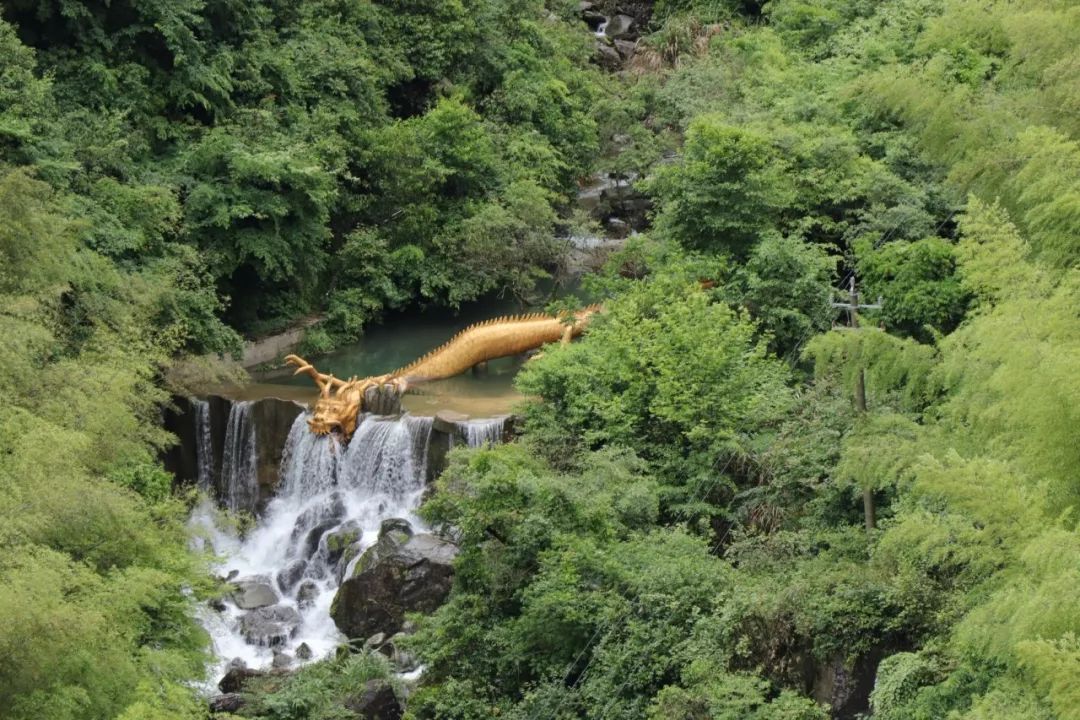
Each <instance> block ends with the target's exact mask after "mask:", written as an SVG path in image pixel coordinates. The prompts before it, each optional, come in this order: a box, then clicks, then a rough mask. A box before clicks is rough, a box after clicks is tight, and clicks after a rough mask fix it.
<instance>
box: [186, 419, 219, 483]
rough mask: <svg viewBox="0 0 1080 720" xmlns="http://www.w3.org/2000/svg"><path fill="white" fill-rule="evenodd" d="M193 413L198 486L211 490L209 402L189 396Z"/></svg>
mask: <svg viewBox="0 0 1080 720" xmlns="http://www.w3.org/2000/svg"><path fill="white" fill-rule="evenodd" d="M191 407H192V409H193V410H194V413H195V459H196V461H197V463H198V472H199V477H198V478H197V479H196V480H197V482H198V487H199V489H200V490H202V491H203V492H211V490H212V489H213V487H214V444H213V443H214V441H213V434H212V432H211V429H210V403H209V402H207V401H206V400H200V399H198V398H191Z"/></svg>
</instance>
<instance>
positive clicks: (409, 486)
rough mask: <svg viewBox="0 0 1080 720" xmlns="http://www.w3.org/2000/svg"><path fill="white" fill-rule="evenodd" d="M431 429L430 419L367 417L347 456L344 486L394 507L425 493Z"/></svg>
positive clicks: (359, 427) (344, 469)
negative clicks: (383, 500)
mask: <svg viewBox="0 0 1080 720" xmlns="http://www.w3.org/2000/svg"><path fill="white" fill-rule="evenodd" d="M431 425H432V419H431V418H429V417H415V418H414V417H412V416H409V415H406V416H404V417H402V418H401V419H400V420H398V419H394V418H386V417H379V416H376V415H368V416H365V417H364V418H363V420H362V421H361V422H360V425H359V426H358V427H357V428H356V434H355V435H354V436H353V440H352V443H350V445H349V451H348V453H347V454H346V455H345V460H344V466H343V468H342V475H341V481H342V485H343V486H344V487H347V488H350V489H353V490H355V491H357V492H360V493H363V494H364V495H366V496H369V497H371V496H378V497H382V498H385V499H386V500H388V501H390V502H393V503H400V502H401V501H402V500H404V499H406V498H407V497H409V496H410V495H411V494H413V493H416V492H418V491H420V490H423V485H424V473H425V471H426V470H427V446H428V440H429V438H430V437H431Z"/></svg>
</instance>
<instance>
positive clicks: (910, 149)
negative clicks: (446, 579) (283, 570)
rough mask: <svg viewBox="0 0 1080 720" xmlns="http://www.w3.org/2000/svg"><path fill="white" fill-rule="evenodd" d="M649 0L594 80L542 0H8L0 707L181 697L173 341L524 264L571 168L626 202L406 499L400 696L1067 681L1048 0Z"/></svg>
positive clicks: (1074, 704)
mask: <svg viewBox="0 0 1080 720" xmlns="http://www.w3.org/2000/svg"><path fill="white" fill-rule="evenodd" d="M598 4H599V5H602V6H603V8H604V9H605V11H607V10H611V9H613V8H614V7H615V6H616V5H617V3H598ZM634 5H635V6H641V5H646V6H647V5H650V4H649V3H634ZM651 5H652V7H651V10H652V14H651V20H650V21H649V22H650V23H651V24H650V25H649V26H648V27H647V28H646V33H645V35H644V37H643V38H642V39H641V40H640V42H639V44H638V48H637V51H636V54H635V56H634V58H633V60H631V61H629V62H628V64H627V72H625V73H622V74H621V75H619V76H615V75H608V76H606V77H605V76H601V75H600V73H599V71H598V70H597V69H595V68H594V67H592V66H590V64H589V63H588V58H589V53H590V42H591V41H592V40H591V38H590V36H589V34H588V31H587V29H586V28H585V25H584V24H583V23H582V22H580V20H579V19H578V18H577V16H576V13H577V12H578V8H577V3H570V2H548V3H541V2H539V1H535V2H534V1H531V0H519V1H515V2H497V1H496V0H454V1H451V2H436V1H434V0H432V1H430V2H429V1H426V0H410V1H407V2H406V1H404V0H400V1H399V0H394V1H393V2H365V1H363V0H318V1H316V2H305V3H292V4H290V3H282V2H269V3H261V4H253V3H245V2H240V1H239V0H184V1H183V2H167V1H166V0H126V1H122V2H117V1H114V2H73V1H70V0H60V1H58V2H45V3H31V2H26V1H24V0H15V1H14V2H10V3H8V4H6V5H5V8H4V14H3V19H2V20H0V57H2V59H3V62H2V64H0V301H2V303H0V304H2V309H0V335H2V336H3V337H4V340H5V341H4V343H3V344H0V367H2V368H3V371H2V373H0V392H2V393H3V396H4V398H5V401H6V402H5V408H6V410H7V411H6V412H5V413H4V415H3V417H2V418H0V518H2V520H3V523H2V525H0V527H2V528H3V529H2V530H0V541H2V542H0V581H2V582H0V618H2V619H0V651H2V653H3V657H4V658H5V663H4V665H3V667H2V669H0V707H2V708H4V710H3V711H0V712H5V713H6V715H5V716H11V717H13V718H37V717H48V718H58V719H61V720H63V719H66V718H71V719H72V720H76V719H80V720H81V719H83V718H123V719H124V720H135V719H136V718H162V719H163V720H164V719H165V718H191V717H199V716H200V715H201V714H204V710H203V709H202V707H201V704H200V703H199V702H197V701H196V700H195V699H194V694H193V693H192V692H191V690H190V688H189V687H188V686H186V685H185V682H187V681H190V680H192V679H194V678H196V677H198V676H199V675H200V672H201V668H202V660H203V653H204V652H205V647H204V640H203V638H202V636H201V633H200V632H199V631H198V630H197V625H196V624H195V623H194V621H193V620H192V617H191V609H192V608H191V605H190V600H189V598H188V596H187V595H186V594H185V592H184V590H183V588H192V589H194V590H195V591H198V590H199V589H200V587H201V585H202V583H203V582H205V581H203V580H200V577H201V573H200V566H199V563H198V561H197V559H196V558H193V557H192V556H191V555H189V554H188V552H187V551H186V549H185V541H186V537H185V532H184V530H183V526H182V517H183V511H184V506H183V502H182V501H181V499H178V498H176V497H174V496H173V494H172V493H171V492H170V487H169V478H168V476H166V475H165V474H164V473H163V472H162V470H161V469H160V467H159V465H158V463H157V460H156V453H157V451H159V450H160V449H161V448H162V447H164V446H165V445H166V444H167V442H168V441H169V438H167V437H165V434H164V433H163V432H162V431H160V430H159V429H157V425H158V422H157V418H158V412H159V409H160V407H161V406H162V405H163V404H164V403H165V402H167V398H168V395H167V393H166V391H165V390H164V389H162V383H161V380H160V378H161V376H162V370H163V369H164V368H165V367H166V366H167V365H168V363H169V362H170V361H171V360H172V359H174V358H176V357H177V356H178V355H183V354H185V353H190V352H204V351H213V352H224V351H228V350H230V349H235V347H236V346H237V342H238V340H239V337H240V336H241V335H242V334H249V335H250V334H257V333H259V332H263V331H266V330H269V329H272V328H277V327H281V326H283V325H285V324H287V323H289V322H292V321H294V320H296V319H298V318H300V317H303V316H307V315H316V314H317V315H320V316H322V317H323V318H324V322H323V324H322V325H320V326H319V327H318V328H317V329H316V330H315V331H313V332H312V334H311V335H310V337H309V344H310V345H311V346H312V347H315V348H319V347H321V348H327V347H330V346H331V345H333V344H335V343H337V342H340V341H342V340H344V339H347V338H352V337H355V336H357V335H358V334H360V333H361V332H362V331H363V328H364V326H365V325H366V324H368V323H370V322H371V321H372V320H374V319H377V318H378V317H379V316H380V314H382V313H383V312H384V311H386V310H387V309H392V308H401V307H405V306H409V305H421V306H423V305H426V304H432V303H434V304H441V305H446V306H451V307H453V306H457V305H460V304H461V303H463V302H466V301H468V300H470V299H475V298H478V297H481V296H484V295H486V294H489V293H492V292H512V293H517V294H527V293H529V291H530V290H531V288H532V287H533V285H534V283H535V282H536V280H537V279H538V278H540V277H542V276H543V274H544V272H545V271H546V270H547V269H549V268H550V267H551V266H552V265H553V264H554V263H556V262H557V261H558V260H559V259H560V256H561V253H562V251H563V248H562V247H561V245H560V241H558V240H556V239H555V238H556V236H557V235H559V234H561V233H560V231H561V229H562V226H563V225H564V224H566V223H568V222H569V220H568V218H569V217H570V215H571V214H572V211H571V208H570V202H569V200H570V197H571V195H572V193H573V191H574V188H575V181H576V180H577V179H578V178H579V177H581V176H583V175H585V174H587V173H588V172H589V171H590V170H592V169H601V170H606V171H611V172H620V173H628V172H633V173H637V174H638V175H639V176H641V178H642V179H641V180H640V181H639V182H638V185H639V187H641V188H643V189H644V190H645V191H646V192H647V193H648V194H649V195H650V196H651V199H652V201H653V203H654V211H653V214H652V216H651V218H650V219H651V223H652V225H651V228H650V229H649V231H648V232H647V233H646V234H645V235H642V236H639V237H637V238H635V239H633V240H632V241H631V242H629V243H628V244H627V246H626V248H625V249H624V250H623V251H621V252H620V253H618V254H616V255H615V256H614V257H613V258H612V260H611V262H610V263H609V264H608V266H607V268H606V269H605V270H604V272H603V273H601V274H600V275H599V276H597V277H595V278H593V279H591V282H590V288H589V289H590V290H591V291H592V292H593V293H594V294H595V295H596V296H597V297H599V298H600V299H602V300H603V302H604V312H603V313H602V314H600V315H599V316H597V318H596V319H595V321H594V322H593V324H592V325H591V327H590V329H589V331H588V332H587V333H586V334H585V336H584V337H583V338H582V339H581V340H580V341H579V342H576V343H574V344H571V345H568V346H559V347H552V348H549V349H547V350H545V352H544V355H543V357H542V358H540V359H538V360H535V361H534V362H532V363H530V365H529V366H528V367H527V369H526V370H525V371H524V372H523V373H522V374H521V376H520V378H519V385H520V388H521V389H522V391H523V392H524V393H525V394H526V395H528V396H529V398H530V399H529V402H528V403H527V405H526V406H525V408H524V411H523V412H524V415H525V428H524V431H523V434H522V437H521V438H520V439H519V441H518V442H516V443H513V444H510V445H508V446H503V447H497V448H490V449H483V450H475V451H469V450H456V451H454V452H453V453H452V455H451V464H450V467H449V469H448V470H447V471H446V472H445V473H444V475H443V476H442V478H441V479H440V480H439V481H438V485H437V492H436V493H435V494H434V495H433V496H432V497H431V498H430V500H429V501H428V502H427V504H426V505H425V506H424V508H423V510H422V512H423V514H424V517H425V518H426V519H427V520H428V522H429V523H430V524H431V525H432V526H433V527H435V528H437V529H438V530H440V531H441V532H443V533H445V534H446V535H447V536H448V537H451V538H454V539H455V540H456V541H457V542H458V543H459V545H460V547H461V554H460V556H459V558H458V560H457V561H456V563H457V565H456V575H455V580H454V588H453V591H452V593H451V595H450V598H449V600H448V602H447V603H446V604H445V605H444V606H443V607H441V608H440V609H439V610H437V611H436V612H435V613H434V614H432V615H430V616H428V617H424V618H417V622H418V625H419V630H418V632H417V633H416V635H415V636H412V638H411V640H410V641H409V643H410V645H411V647H410V650H411V651H413V652H415V653H416V654H417V655H418V657H420V659H421V660H422V662H423V663H424V665H425V668H426V669H425V673H424V677H423V680H422V682H421V684H420V686H419V687H418V688H416V689H415V690H414V691H413V694H412V695H411V696H410V698H409V705H408V715H409V716H410V717H411V718H415V719H417V720H419V719H427V718H431V719H433V720H434V719H435V718H439V719H461V720H479V719H480V718H494V717H500V718H520V719H522V720H525V719H526V718H541V717H542V718H556V719H558V720H568V719H570V718H590V719H593V720H611V719H612V718H625V719H626V720H631V719H634V720H636V719H638V718H654V719H656V720H659V719H660V718H664V719H667V718H680V719H687V720H690V719H692V720H698V719H699V718H701V719H704V718H725V719H726V718H731V719H732V720H734V719H735V718H739V719H743V718H760V719H761V720H764V719H765V718H784V719H788V720H821V719H822V718H826V717H830V716H833V717H844V718H854V717H857V716H860V715H861V716H864V717H865V716H873V717H875V718H882V719H883V720H899V719H901V718H903V719H905V720H906V719H909V718H914V719H920V720H921V719H925V720H931V719H934V720H936V719H938V718H949V719H950V720H1014V719H1015V720H1030V719H1036V720H1080V694H1078V690H1077V688H1080V670H1078V659H1080V640H1078V638H1080V592H1078V591H1077V587H1078V585H1080V537H1078V535H1077V533H1078V529H1077V520H1076V512H1077V507H1078V503H1080V485H1078V482H1077V468H1080V443H1077V442H1076V437H1075V436H1076V428H1078V427H1080V384H1078V382H1077V377H1080V319H1078V317H1077V311H1076V308H1077V307H1080V274H1078V273H1080V122H1078V120H1077V118H1078V117H1080V112H1078V111H1080V85H1078V84H1077V80H1076V78H1077V77H1080V50H1078V49H1077V48H1080V9H1078V8H1077V7H1076V6H1075V3H1072V2H1068V1H1067V0H1041V1H1039V0H1011V1H1010V2H1006V1H1005V0H980V1H979V2H975V1H974V0H946V1H945V2H931V1H930V0H888V1H885V2H878V1H876V0H875V1H871V0H855V1H848V2H841V1H840V0H768V1H767V2H736V1H735V0H664V1H663V2H656V3H652V4H651ZM638 9H640V8H638ZM594 158H595V168H594V167H593V166H592V165H593V159H594ZM852 278H856V279H857V281H858V284H859V287H860V289H861V291H862V293H863V299H876V298H878V297H880V298H881V299H882V302H883V308H881V309H880V310H873V311H867V312H865V313H862V314H861V327H860V328H859V329H853V328H847V327H840V326H841V325H843V324H844V320H845V318H843V317H842V316H841V315H839V314H838V311H837V310H836V308H834V307H833V306H832V304H831V303H832V302H833V301H834V300H836V299H837V298H838V297H842V296H845V295H846V292H847V288H848V281H849V280H850V279H852ZM860 377H862V378H864V380H865V395H866V401H867V411H866V412H865V413H863V412H860V411H858V410H857V409H856V406H855V403H854V402H853V395H854V393H855V390H856V387H857V385H858V380H859V378H860ZM864 496H866V497H869V498H871V499H872V500H873V501H874V504H875V505H876V510H877V524H876V527H873V528H869V529H867V528H864V526H863V523H864V511H863V498H864ZM386 672H387V668H386V666H385V664H384V663H382V662H381V661H377V660H376V659H373V658H371V657H369V656H367V655H363V654H360V655H355V656H352V657H341V658H338V659H336V660H333V661H326V662H323V663H318V664H315V665H313V666H311V667H308V668H306V669H304V670H303V671H301V672H299V673H297V674H295V675H294V676H292V677H290V678H288V679H279V678H272V679H269V680H267V681H266V682H265V684H264V685H263V686H262V687H259V688H257V689H256V692H255V693H254V694H253V695H252V697H250V698H249V700H250V703H251V704H250V705H249V707H248V709H247V710H246V711H245V712H246V713H247V714H248V716H251V717H265V718H275V719H280V720H285V719H286V718H289V719H291V718H330V717H336V716H337V715H340V713H341V712H343V711H342V709H341V708H342V707H343V706H342V704H341V700H342V699H343V698H346V697H349V696H350V694H351V693H354V692H355V691H356V689H357V686H359V685H362V683H363V682H365V681H366V680H368V679H370V678H374V677H381V676H383V675H384V674H385V673H386Z"/></svg>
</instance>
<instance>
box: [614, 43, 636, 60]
mask: <svg viewBox="0 0 1080 720" xmlns="http://www.w3.org/2000/svg"><path fill="white" fill-rule="evenodd" d="M615 50H616V51H617V52H618V53H619V57H621V58H622V59H623V61H624V62H625V61H627V60H629V59H630V58H632V57H634V53H636V52H637V43H636V42H633V41H631V40H616V41H615Z"/></svg>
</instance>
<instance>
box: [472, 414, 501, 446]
mask: <svg viewBox="0 0 1080 720" xmlns="http://www.w3.org/2000/svg"><path fill="white" fill-rule="evenodd" d="M462 424H463V425H464V431H465V444H466V445H468V446H469V447H471V448H478V447H484V446H485V445H496V444H498V443H501V442H502V440H503V433H504V432H505V431H506V418H505V417H498V418H490V419H483V420H469V421H468V422H465V423H462Z"/></svg>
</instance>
